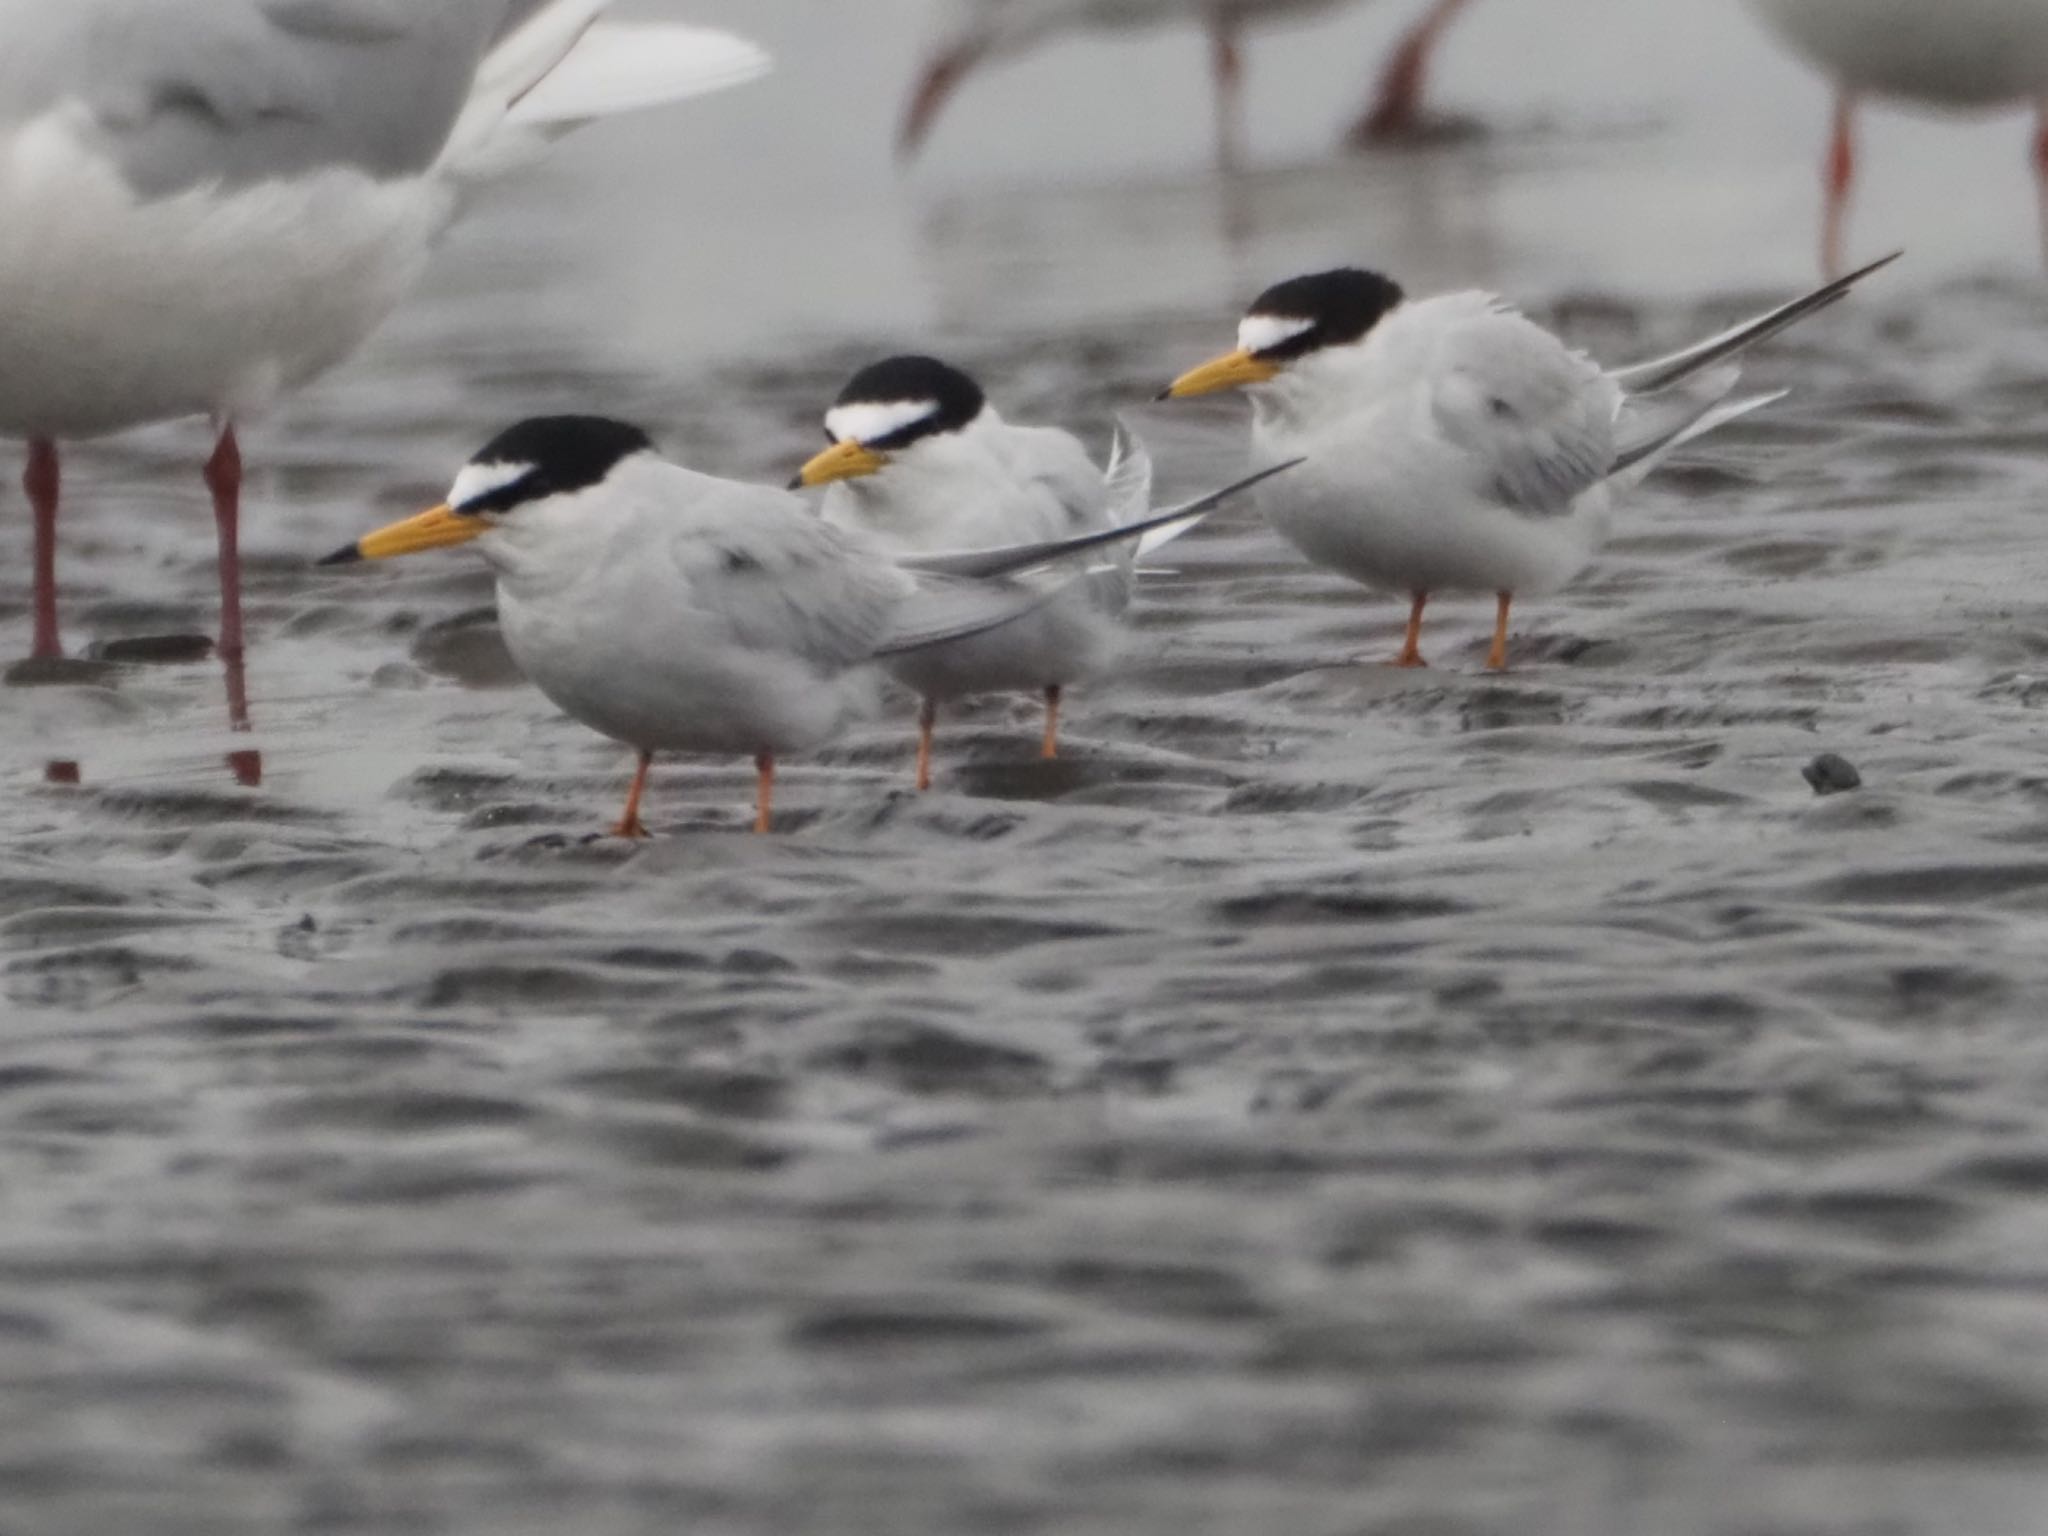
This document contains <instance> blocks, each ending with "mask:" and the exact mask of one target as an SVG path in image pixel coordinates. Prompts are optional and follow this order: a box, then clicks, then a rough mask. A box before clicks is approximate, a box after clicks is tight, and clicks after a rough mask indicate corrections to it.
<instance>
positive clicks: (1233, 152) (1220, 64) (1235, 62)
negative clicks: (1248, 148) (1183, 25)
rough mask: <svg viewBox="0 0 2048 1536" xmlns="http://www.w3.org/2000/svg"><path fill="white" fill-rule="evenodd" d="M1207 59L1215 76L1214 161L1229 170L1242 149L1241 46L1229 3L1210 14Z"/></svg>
mask: <svg viewBox="0 0 2048 1536" xmlns="http://www.w3.org/2000/svg"><path fill="white" fill-rule="evenodd" d="M1209 62H1210V69H1211V70H1212V72H1213V73H1214V75H1215V78H1216V164H1217V167H1218V169H1220V170H1226V171H1228V170H1233V169H1235V168H1236V166H1237V165H1238V164H1239V163H1240V161H1241V160H1242V158H1243V152H1244V48H1243V46H1242V45H1241V44H1240V42H1239V41H1238V13H1237V12H1236V11H1234V10H1232V9H1230V8H1229V7H1228V6H1223V7H1220V8H1218V9H1217V10H1215V11H1213V12H1212V13H1211V14H1210V17H1209Z"/></svg>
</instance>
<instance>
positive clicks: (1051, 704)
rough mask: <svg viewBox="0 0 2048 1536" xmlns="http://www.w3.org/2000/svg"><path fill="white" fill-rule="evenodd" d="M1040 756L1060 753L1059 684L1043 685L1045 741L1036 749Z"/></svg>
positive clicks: (1052, 755) (1056, 755) (1054, 755)
mask: <svg viewBox="0 0 2048 1536" xmlns="http://www.w3.org/2000/svg"><path fill="white" fill-rule="evenodd" d="M1038 755H1039V756H1040V757H1048V758H1050V757H1058V756H1059V755H1060V685H1059V684H1058V683H1047V684H1046V685H1045V741H1044V742H1043V743H1042V744H1041V745H1040V747H1039V749H1038Z"/></svg>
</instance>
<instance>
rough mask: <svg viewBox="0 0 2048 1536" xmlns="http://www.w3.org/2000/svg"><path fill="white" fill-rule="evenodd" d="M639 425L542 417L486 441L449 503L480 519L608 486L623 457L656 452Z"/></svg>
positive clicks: (457, 480)
mask: <svg viewBox="0 0 2048 1536" xmlns="http://www.w3.org/2000/svg"><path fill="white" fill-rule="evenodd" d="M653 447H654V444H653V443H652V442H651V441H650V440H649V438H648V436H647V434H646V433H645V432H642V431H641V430H640V429H639V428H638V427H634V426H628V425H627V424H626V423H625V422H622V421H612V420H610V419H609V418H607V417H602V416H536V417H533V418H531V419H529V420H526V421H522V422H520V423H519V424H518V425H517V426H514V427H508V428H507V429H506V430H505V431H503V432H500V433H499V434H498V435H497V436H496V437H494V438H492V439H491V441H490V442H488V443H486V444H485V445H484V447H483V449H482V450H481V451H480V452H479V453H478V454H477V456H476V457H475V458H474V459H472V460H470V462H469V465H468V467H467V468H465V469H464V470H463V471H462V473H461V474H460V475H458V476H456V478H455V485H454V487H453V488H452V489H451V490H450V492H449V495H448V504H449V506H451V507H453V508H454V509H455V510H456V511H457V512H459V513H463V514H466V515H471V516H476V515H482V514H484V513H494V512H495V513H504V512H510V511H512V510H513V509H514V508H515V507H519V506H521V505H523V504H525V503H526V502H529V501H539V500H540V499H542V498H543V497H547V496H559V495H569V494H573V493H574V492H576V491H581V490H587V489H588V488H589V487H591V486H593V485H597V484H599V483H600V482H602V481H603V480H604V479H605V478H606V477H607V476H608V475H610V474H611V472H612V470H613V469H614V468H616V467H617V466H618V464H619V462H620V461H621V460H623V459H628V458H631V457H632V456H633V455H635V454H638V453H647V452H651V451H652V450H653Z"/></svg>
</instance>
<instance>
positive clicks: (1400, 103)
mask: <svg viewBox="0 0 2048 1536" xmlns="http://www.w3.org/2000/svg"><path fill="white" fill-rule="evenodd" d="M1469 3H1470V0H1436V3H1435V4H1434V5H1432V6H1431V7H1430V8H1429V10H1428V11H1427V12H1426V13H1425V14H1424V16H1423V18H1422V20H1420V21H1418V22H1417V23H1416V24H1415V25H1414V26H1413V27H1411V28H1410V29H1409V30H1408V34H1407V36H1405V37H1403V38H1402V39H1401V44H1400V46H1399V47H1398V48H1396V49H1395V50H1394V52H1393V56H1392V57H1391V58H1389V59H1388V60H1387V67H1386V68H1385V69H1384V70H1383V71H1381V73H1380V82H1379V88H1378V90H1376V91H1375V92H1374V94H1373V103H1372V106H1371V107H1369V108H1368V109H1367V110H1366V113H1365V116H1363V117H1361V118H1360V119H1359V120H1358V121H1357V122H1356V123H1354V124H1353V125H1352V128H1351V132H1350V134H1349V136H1348V141H1349V143H1350V144H1351V145H1352V147H1353V148H1356V149H1363V148H1365V147H1366V146H1367V145H1369V144H1380V143H1385V142H1386V141H1387V140H1389V139H1401V138H1408V137H1412V136H1413V135H1414V133H1415V131H1416V129H1417V128H1418V127H1419V126H1421V123H1422V88H1423V85H1424V83H1425V82H1426V81H1427V80H1428V77H1429V55H1430V51H1431V50H1432V49H1434V48H1435V47H1436V44H1437V39H1438V38H1440V37H1442V36H1443V34H1444V29H1445V28H1447V27H1448V26H1450V24H1451V23H1452V22H1453V21H1455V20H1457V17H1458V12H1460V11H1462V10H1463V9H1465V7H1466V6H1467V5H1468V4H1469Z"/></svg>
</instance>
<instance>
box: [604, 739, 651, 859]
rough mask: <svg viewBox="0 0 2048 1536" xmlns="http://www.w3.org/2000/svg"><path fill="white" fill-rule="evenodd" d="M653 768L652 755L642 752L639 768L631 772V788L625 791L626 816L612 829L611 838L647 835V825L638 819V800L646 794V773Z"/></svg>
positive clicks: (636, 837)
mask: <svg viewBox="0 0 2048 1536" xmlns="http://www.w3.org/2000/svg"><path fill="white" fill-rule="evenodd" d="M653 766H654V754H653V753H652V752H642V753H641V754H640V766H639V767H638V768H636V769H634V770H633V787H632V788H631V789H629V790H627V791H626V814H625V815H623V816H621V817H620V818H619V824H618V825H617V826H616V827H613V828H612V836H613V837H630V838H635V839H638V838H643V837H646V836H647V835H648V832H647V824H646V823H645V822H643V821H641V819H640V798H641V796H643V795H645V794H646V793H647V773H648V770H649V769H651V768H652V767H653Z"/></svg>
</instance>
